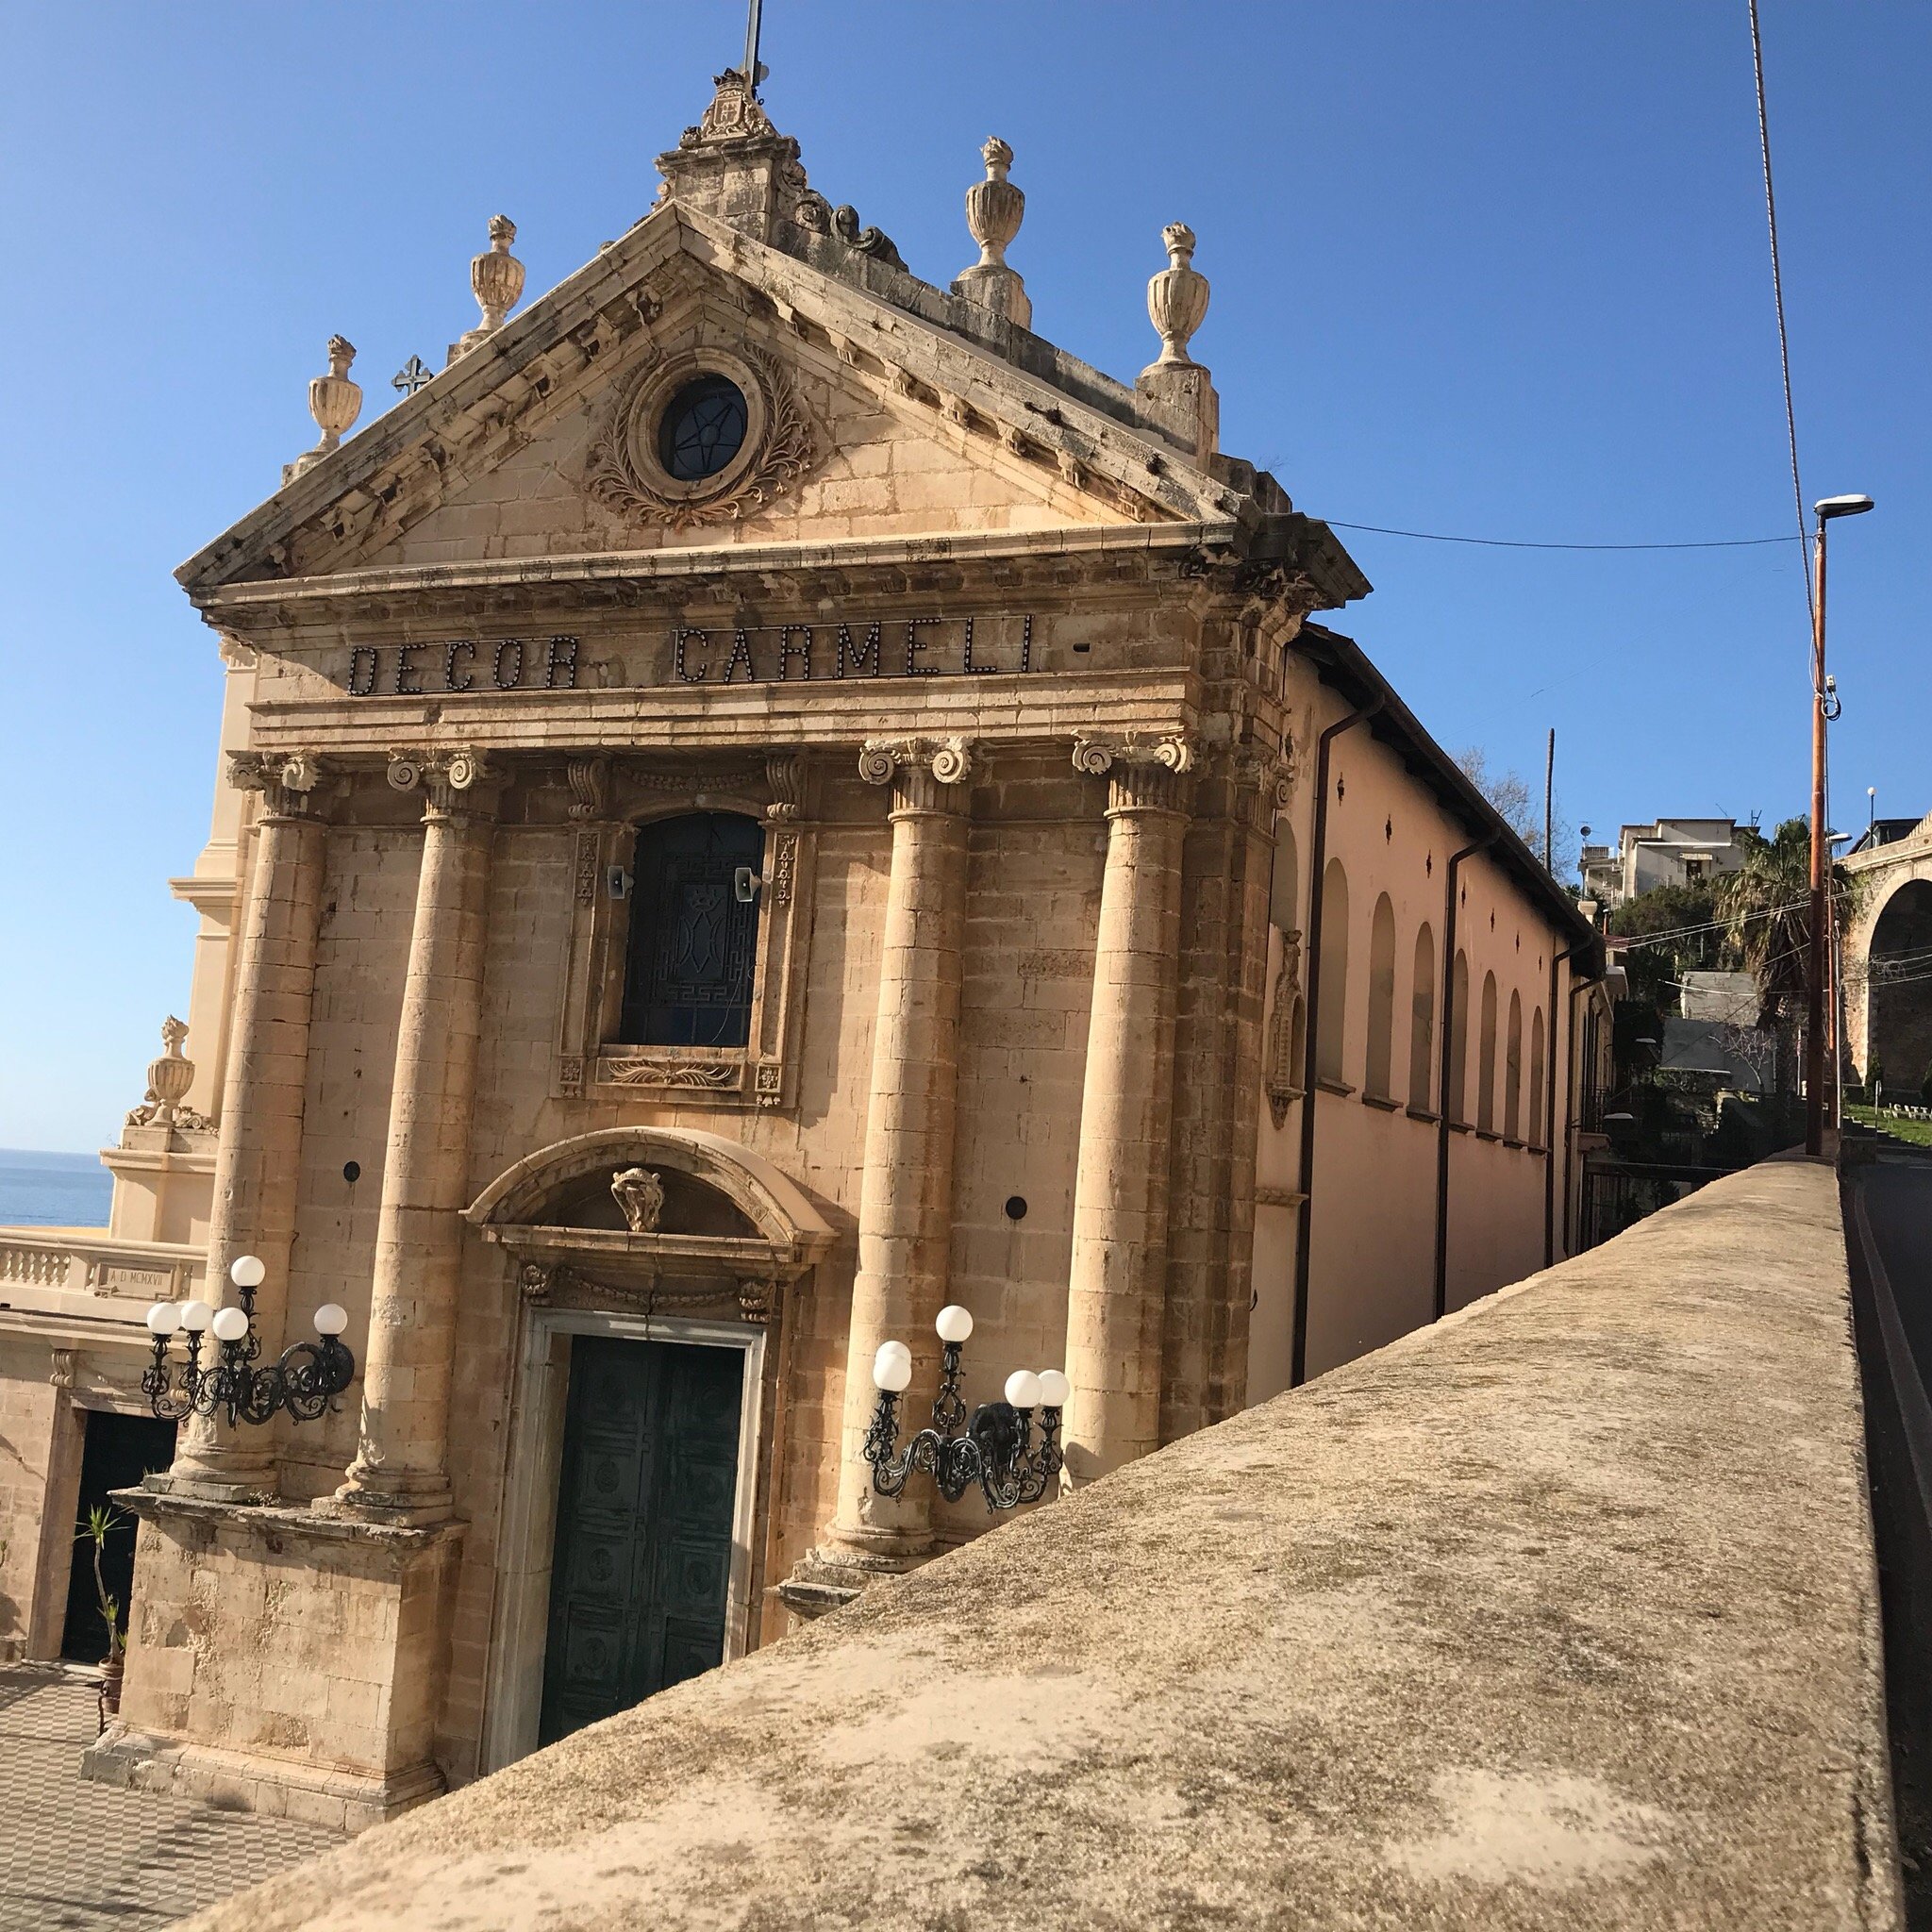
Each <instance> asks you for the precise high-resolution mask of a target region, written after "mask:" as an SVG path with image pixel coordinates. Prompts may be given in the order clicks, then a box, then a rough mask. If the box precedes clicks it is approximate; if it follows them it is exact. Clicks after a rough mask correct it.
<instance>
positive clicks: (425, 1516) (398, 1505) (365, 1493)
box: [309, 1482, 456, 1529]
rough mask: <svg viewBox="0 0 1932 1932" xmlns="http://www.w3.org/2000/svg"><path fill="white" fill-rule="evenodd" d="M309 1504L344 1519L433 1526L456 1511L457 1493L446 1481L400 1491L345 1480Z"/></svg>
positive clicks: (318, 1511)
mask: <svg viewBox="0 0 1932 1932" xmlns="http://www.w3.org/2000/svg"><path fill="white" fill-rule="evenodd" d="M309 1507H310V1508H311V1509H312V1510H313V1511H314V1512H315V1513H316V1514H317V1515H319V1516H332V1517H335V1518H337V1519H338V1520H340V1521H341V1522H345V1523H368V1524H387V1525H389V1526H390V1527H392V1528H398V1529H432V1528H434V1527H435V1526H436V1525H437V1524H440V1523H448V1522H449V1521H450V1520H451V1519H452V1518H453V1517H454V1515H455V1514H456V1497H455V1494H454V1493H453V1492H452V1491H451V1490H450V1488H449V1485H448V1484H447V1483H444V1484H443V1485H441V1487H440V1488H438V1489H434V1490H421V1491H401V1492H396V1491H381V1490H370V1489H364V1488H363V1487H362V1485H361V1484H359V1483H356V1482H347V1483H344V1484H343V1485H342V1486H341V1489H339V1490H338V1491H336V1492H335V1494H334V1495H332V1496H318V1497H317V1498H316V1500H315V1501H314V1502H313V1503H311V1504H310V1505H309Z"/></svg>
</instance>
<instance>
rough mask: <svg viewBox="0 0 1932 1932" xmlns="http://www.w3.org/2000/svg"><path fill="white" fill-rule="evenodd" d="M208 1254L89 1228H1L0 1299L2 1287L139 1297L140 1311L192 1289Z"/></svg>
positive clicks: (171, 1243) (134, 1299)
mask: <svg viewBox="0 0 1932 1932" xmlns="http://www.w3.org/2000/svg"><path fill="white" fill-rule="evenodd" d="M206 1259H207V1257H206V1255H205V1254H204V1253H203V1251H202V1250H201V1249H200V1248H199V1247H190V1246H187V1245H185V1244H183V1243H181V1242H176V1241H123V1240H121V1239H119V1238H117V1237H116V1236H113V1235H108V1234H103V1233H99V1232H96V1231H95V1230H93V1229H91V1228H84V1229H77V1230H76V1229H69V1228H49V1229H46V1230H44V1231H42V1230H40V1229H37V1228H25V1227H9V1228H0V1300H4V1299H8V1298H9V1297H8V1295H7V1294H6V1292H5V1291H9V1290H16V1289H26V1290H33V1289H53V1290H56V1291H64V1292H66V1293H68V1294H90V1295H111V1296H114V1297H117V1298H118V1299H120V1300H123V1301H127V1302H139V1303H140V1304H141V1305H142V1310H143V1311H144V1310H145V1308H146V1306H147V1304H148V1303H150V1302H164V1301H179V1300H182V1299H184V1298H186V1297H187V1296H189V1295H191V1294H192V1293H194V1292H195V1288H196V1284H197V1283H198V1282H199V1281H200V1278H201V1273H202V1267H203V1264H204V1262H205V1261H206ZM12 1298H13V1299H16V1300H17V1299H18V1297H12Z"/></svg>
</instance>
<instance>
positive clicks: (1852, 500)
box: [1811, 496, 1873, 524]
mask: <svg viewBox="0 0 1932 1932" xmlns="http://www.w3.org/2000/svg"><path fill="white" fill-rule="evenodd" d="M1811 508H1813V509H1815V510H1816V511H1817V512H1818V521H1819V522H1820V523H1821V524H1824V523H1829V522H1830V521H1831V519H1832V518H1833V517H1861V516H1863V515H1864V514H1865V512H1866V511H1867V510H1868V509H1870V508H1873V503H1872V499H1871V498H1870V497H1869V496H1826V497H1822V498H1821V499H1820V500H1819V501H1818V502H1817V503H1815V504H1813V505H1812V506H1811Z"/></svg>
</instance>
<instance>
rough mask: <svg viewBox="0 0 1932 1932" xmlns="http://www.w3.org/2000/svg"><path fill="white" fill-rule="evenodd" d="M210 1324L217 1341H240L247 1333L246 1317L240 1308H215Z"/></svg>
mask: <svg viewBox="0 0 1932 1932" xmlns="http://www.w3.org/2000/svg"><path fill="white" fill-rule="evenodd" d="M212 1325H213V1327H214V1331H215V1340H216V1341H241V1340H242V1337H243V1336H244V1335H246V1334H247V1333H248V1317H247V1316H246V1315H244V1314H243V1313H242V1310H241V1309H240V1308H233V1307H230V1308H217V1309H216V1310H215V1319H214V1323H213V1324H212Z"/></svg>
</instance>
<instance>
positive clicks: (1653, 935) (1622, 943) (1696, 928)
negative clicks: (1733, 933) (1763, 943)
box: [1605, 899, 1811, 952]
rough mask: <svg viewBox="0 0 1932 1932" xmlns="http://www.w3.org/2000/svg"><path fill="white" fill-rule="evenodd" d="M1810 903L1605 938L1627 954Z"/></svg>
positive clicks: (1771, 916)
mask: <svg viewBox="0 0 1932 1932" xmlns="http://www.w3.org/2000/svg"><path fill="white" fill-rule="evenodd" d="M1810 903H1811V902H1810V901H1809V900H1808V899H1793V900H1792V901H1791V902H1790V904H1789V905H1787V906H1766V907H1763V908H1760V909H1759V910H1757V911H1756V912H1740V913H1739V914H1738V916H1737V917H1736V919H1734V920H1733V919H1712V920H1707V921H1706V922H1705V923H1704V924H1701V925H1674V926H1672V927H1671V929H1670V930H1669V931H1668V932H1646V933H1636V934H1632V935H1631V936H1630V937H1629V938H1627V939H1626V938H1625V937H1624V935H1623V934H1622V933H1615V932H1613V933H1607V934H1606V935H1605V937H1606V938H1607V939H1609V940H1613V941H1615V942H1616V943H1617V945H1618V946H1619V947H1620V948H1622V949H1623V950H1624V951H1625V952H1627V951H1629V950H1631V949H1632V948H1634V947H1637V946H1661V945H1665V944H1667V943H1668V942H1669V941H1672V940H1684V939H1690V938H1691V936H1692V935H1693V934H1696V933H1701V932H1723V931H1724V930H1726V928H1728V927H1730V926H1732V925H1746V924H1750V922H1751V921H1752V920H1754V919H1775V918H1777V917H1778V915H1779V914H1780V913H1784V912H1796V911H1798V910H1799V909H1800V908H1803V907H1806V906H1808V905H1809V904H1810Z"/></svg>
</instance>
